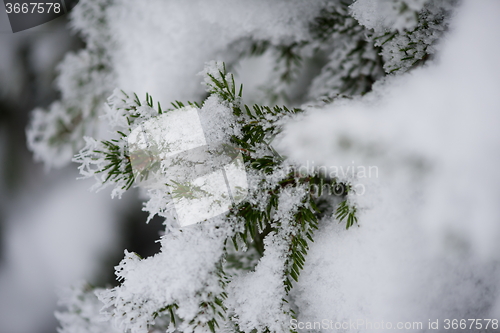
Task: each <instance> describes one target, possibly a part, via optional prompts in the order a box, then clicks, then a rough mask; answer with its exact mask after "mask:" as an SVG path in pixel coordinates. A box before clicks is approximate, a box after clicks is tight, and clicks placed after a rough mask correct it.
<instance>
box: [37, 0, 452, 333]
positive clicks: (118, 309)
mask: <svg viewBox="0 0 500 333" xmlns="http://www.w3.org/2000/svg"><path fill="white" fill-rule="evenodd" d="M196 5H198V6H200V7H201V9H199V10H198V9H197V10H194V9H193V14H192V17H191V19H187V20H182V19H177V21H176V22H177V24H178V29H180V30H182V29H186V30H189V31H191V30H192V31H194V32H195V33H198V34H201V36H198V37H196V38H198V39H196V40H195V41H190V40H183V41H179V42H178V43H179V45H177V44H174V45H163V46H160V47H163V48H164V49H165V52H176V48H177V47H181V46H180V44H181V43H184V44H190V43H193V44H194V48H189V47H185V46H184V45H182V47H184V48H185V49H187V50H191V51H194V50H196V51H200V53H202V55H200V56H199V58H203V57H206V59H204V60H205V61H208V62H207V63H206V64H205V68H204V70H203V72H202V76H203V80H204V85H205V88H206V90H205V91H204V92H202V91H199V90H198V89H197V88H193V89H191V90H189V89H184V87H192V83H191V82H192V81H196V80H197V78H196V77H190V76H188V75H186V76H185V77H183V80H184V81H186V82H188V83H185V82H184V81H182V82H178V84H179V86H182V87H183V88H179V91H180V90H181V89H182V96H180V97H179V98H176V97H174V98H171V99H169V98H168V97H166V96H170V95H169V94H170V92H166V93H165V94H163V95H161V94H160V95H161V96H158V97H157V96H156V94H154V93H152V94H149V92H151V91H149V92H148V93H145V91H144V90H143V88H142V87H141V88H139V91H134V90H133V89H131V88H130V87H134V85H135V84H136V82H131V81H130V82H129V81H127V79H128V78H130V77H133V75H132V76H127V75H129V73H131V72H133V71H134V69H133V68H131V69H130V72H127V71H125V72H124V71H123V68H124V67H123V66H125V65H126V64H129V63H128V62H127V61H129V60H130V59H133V60H134V61H137V62H138V63H140V62H141V61H142V59H140V55H141V54H145V53H141V52H143V51H144V50H141V49H140V48H141V47H142V45H143V44H142V43H146V42H144V41H142V40H141V39H140V36H145V37H147V38H150V40H148V41H147V43H150V47H151V49H149V50H146V51H148V52H151V53H154V52H155V51H156V50H157V47H159V46H157V45H156V44H155V43H158V42H159V41H158V40H156V39H155V37H154V36H156V35H154V32H153V29H161V27H160V26H161V25H162V22H161V21H160V19H159V18H161V19H165V20H168V19H169V11H170V10H174V11H175V10H179V11H181V10H185V9H186V7H185V5H181V4H175V3H168V2H165V3H161V2H154V3H152V4H151V7H152V8H153V9H154V10H155V11H158V13H157V15H156V16H154V17H151V18H149V17H148V16H144V15H146V14H151V12H148V11H147V9H144V8H136V10H137V12H138V13H139V14H137V15H138V17H139V16H141V13H142V15H143V16H144V17H143V18H142V19H143V20H150V21H148V22H147V23H145V24H144V26H137V27H132V28H131V29H132V30H130V31H132V32H133V29H137V31H140V32H142V33H144V32H145V34H144V35H141V34H140V33H137V34H133V33H131V34H130V36H126V35H127V33H123V35H124V36H125V37H123V36H121V35H120V36H121V37H120V36H118V35H119V34H120V33H121V32H117V31H116V30H114V29H118V28H119V27H122V26H123V24H126V23H123V22H122V21H123V20H124V19H123V18H124V17H127V15H130V17H132V18H134V17H135V16H134V15H135V14H124V13H125V12H126V11H127V10H130V8H134V6H136V7H137V6H148V5H147V4H141V5H138V4H137V3H133V4H132V2H128V1H124V2H123V3H120V2H115V1H112V0H82V1H80V3H79V4H78V6H77V7H76V8H75V9H74V12H73V14H72V15H73V16H72V22H73V27H74V28H75V29H76V30H77V31H78V32H79V33H81V35H82V36H83V38H84V39H85V40H86V48H85V49H84V50H82V51H80V52H79V53H78V54H76V55H68V56H67V57H66V59H65V60H64V61H63V63H62V64H61V67H60V71H61V73H60V76H59V80H58V87H59V89H60V90H61V100H60V101H58V102H55V103H54V104H52V105H51V106H50V107H49V108H48V110H41V109H37V110H35V111H34V112H33V117H32V122H31V125H30V127H29V129H28V143H29V147H30V148H31V150H33V152H34V154H35V158H37V159H41V160H43V161H44V162H45V163H46V164H48V165H51V166H60V165H64V164H66V163H68V162H69V161H70V160H71V159H72V156H74V157H73V161H74V162H77V163H79V165H80V166H79V168H80V171H81V174H82V175H83V176H84V177H95V179H96V181H97V183H96V188H98V189H99V188H104V187H107V186H111V187H113V191H112V195H113V196H120V195H121V194H122V193H123V192H124V191H126V190H128V189H129V188H131V187H133V186H138V187H140V188H141V190H142V191H143V192H142V193H143V194H144V196H145V197H147V200H146V201H145V203H144V210H145V211H147V212H148V213H149V214H150V218H152V217H153V216H155V215H159V216H161V217H163V218H164V219H165V222H164V225H165V233H164V235H163V236H162V237H161V239H160V243H161V251H160V252H159V253H157V254H156V255H154V256H152V257H148V258H141V257H139V255H137V254H135V253H130V252H127V251H125V257H124V259H123V260H122V262H121V263H120V264H119V265H118V266H117V267H116V276H117V279H118V280H119V281H120V284H119V285H118V286H116V287H114V288H111V289H101V288H94V287H91V286H88V285H80V286H77V287H75V288H74V289H72V290H70V291H68V293H67V295H65V296H64V297H63V298H62V300H61V301H62V304H63V305H65V306H66V307H67V310H66V311H64V312H59V313H58V314H57V317H58V319H59V320H60V322H61V327H62V328H61V332H64V333H74V332H112V331H116V332H125V331H130V332H134V333H135V332H137V333H142V332H164V331H169V332H177V331H179V332H205V331H212V332H286V331H292V332H294V331H296V327H292V326H290V320H291V319H297V318H298V317H297V316H298V315H300V312H301V311H302V309H301V306H300V304H303V303H300V302H298V301H297V299H300V293H294V291H293V290H294V286H295V285H296V283H297V282H298V281H299V280H300V277H301V272H302V271H303V269H304V267H306V263H307V258H308V251H309V249H310V247H311V244H312V242H314V240H315V238H316V237H317V231H316V230H317V229H318V226H319V224H321V223H327V222H326V221H330V222H331V221H336V222H338V223H342V224H343V225H344V226H345V228H344V229H347V230H344V231H343V232H345V233H348V232H351V230H349V229H351V228H355V227H356V228H357V226H358V223H359V225H362V220H361V219H360V216H359V212H360V211H362V210H363V209H365V208H366V207H364V206H362V205H360V204H358V202H357V199H356V196H357V195H358V194H359V191H361V188H363V187H358V185H359V184H360V182H359V179H357V177H356V175H354V174H353V175H352V176H351V175H346V174H339V173H335V174H332V173H328V172H324V171H323V172H322V169H321V168H318V167H313V168H307V169H306V170H305V171H304V168H301V164H300V163H299V162H298V161H296V160H294V159H292V158H288V157H287V156H285V154H284V153H282V152H280V150H279V149H278V148H277V147H276V146H275V140H276V137H279V136H280V135H282V131H283V128H284V127H286V126H287V124H289V123H293V122H295V121H297V119H301V117H302V116H303V114H304V112H303V111H304V109H308V110H311V109H321V108H323V107H324V106H325V105H339V106H342V105H345V103H348V102H349V101H361V97H362V96H364V95H367V94H368V93H369V92H371V91H372V89H373V88H374V87H376V85H380V86H381V85H383V84H384V82H386V81H387V80H388V78H389V79H392V78H394V77H397V76H401V75H404V73H406V72H409V71H412V70H414V69H415V68H418V67H422V66H423V65H424V64H426V63H428V62H429V61H430V60H432V59H433V57H434V55H435V53H436V48H438V45H439V44H438V42H439V41H440V39H441V38H442V36H445V35H446V32H447V30H448V26H449V23H450V21H451V18H452V17H453V15H454V11H455V8H457V7H458V3H457V1H454V0H447V1H441V0H380V1H378V2H376V5H374V2H373V1H369V0H358V1H354V2H353V1H349V0H329V1H327V0H324V1H317V2H314V4H312V3H310V2H308V1H275V2H269V3H264V2H256V4H255V10H256V13H254V14H251V15H250V18H249V19H248V20H247V21H244V22H243V21H239V22H238V19H241V17H242V16H238V15H241V11H245V9H246V7H245V3H244V2H240V1H236V2H234V3H232V4H231V5H229V4H226V5H227V6H228V7H229V9H226V8H224V7H225V6H226V5H224V3H223V2H217V1H214V3H213V6H210V5H207V7H206V8H205V7H203V6H202V5H201V4H200V3H196ZM176 6H178V8H177V7H176ZM231 6H234V7H231ZM252 6H253V5H252ZM259 6H260V7H259ZM252 8H253V7H252ZM204 10H209V11H210V15H208V14H206V13H205V12H204ZM267 10H269V13H265V11H267ZM277 12H279V13H280V15H281V16H279V17H276V18H275V19H276V21H273V22H267V23H268V25H264V26H260V23H259V22H260V21H259V19H260V18H259V15H260V14H261V13H264V14H265V15H274V14H276V13H277ZM200 13H201V14H200ZM232 14H234V15H235V17H236V21H234V20H232V17H231V15H232ZM151 15H153V14H151ZM200 17H202V18H203V20H201V19H200ZM268 17H271V18H273V17H272V16H266V18H268ZM187 18H189V15H187ZM172 19H173V20H176V19H175V18H173V17H172ZM202 21H203V22H204V23H203V22H202ZM200 22H202V23H200ZM283 22H284V23H283ZM131 24H132V23H131ZM238 24H240V25H241V26H243V27H240V26H238ZM132 25H133V24H132ZM233 26H234V31H230V30H231V28H232V27H233ZM207 27H210V29H211V27H216V28H213V29H214V30H213V31H209V32H207V33H206V34H205V35H203V30H204V29H208V28H207ZM148 29H150V30H148ZM190 29H191V30H190ZM217 29H219V30H217ZM287 29H289V30H290V31H291V33H290V32H289V31H288V30H287ZM220 31H224V32H227V36H229V37H227V36H222V35H221V37H220V40H222V42H220V43H219V42H217V45H216V46H213V47H212V46H210V45H206V44H204V43H203V39H204V38H206V39H208V40H209V41H215V40H218V39H217V38H218V37H215V36H213V34H214V33H217V32H220ZM150 34H151V36H150ZM153 35H154V36H153ZM181 36H183V35H182V34H181ZM193 36H194V35H193ZM120 38H127V39H130V44H129V45H131V46H134V45H137V49H134V47H124V46H123V45H121V44H120V40H121V39H120ZM193 38H194V37H193ZM196 43H199V45H196ZM204 47H205V49H203V48H204ZM116 50H121V51H119V52H118V51H116ZM182 50H184V49H182ZM146 51H144V52H146ZM120 52H126V54H125V53H120ZM134 52H138V53H137V56H136V55H135V54H134ZM190 55H191V54H183V57H189V56H190ZM121 56H123V57H124V58H125V60H124V59H122V58H120V57H121ZM148 56H149V55H148ZM264 56H266V57H268V58H270V59H272V61H273V63H274V64H273V71H272V73H270V74H269V77H268V80H267V82H266V83H265V84H264V85H263V86H262V87H261V89H263V91H264V92H265V94H264V97H263V98H262V100H261V101H260V103H258V104H255V105H247V104H245V103H244V100H245V91H246V90H245V89H244V88H243V86H242V85H241V84H240V83H237V82H236V81H237V80H236V79H235V76H234V75H233V74H231V71H234V70H237V69H238V64H239V62H241V61H242V60H244V59H248V58H252V57H253V58H255V57H264ZM151 57H153V58H151V59H157V58H154V57H155V55H151ZM167 57H168V56H167ZM193 58H196V57H195V56H194V55H193ZM211 58H212V59H213V58H217V59H221V58H222V60H224V62H222V61H209V60H211ZM158 59H161V56H160V55H158ZM196 59H198V58H196ZM124 64H125V65H124ZM158 65H159V66H160V63H159V62H158ZM199 65H200V66H201V65H202V64H199ZM120 66H121V67H120ZM144 66H147V64H144ZM179 66H180V68H181V69H185V70H186V72H189V73H191V72H192V71H193V69H192V68H189V63H187V65H186V66H185V67H183V66H184V64H179ZM125 67H126V66H125ZM139 74H140V75H145V76H146V77H147V75H151V76H155V75H156V77H160V76H161V75H158V74H154V73H149V74H148V73H142V72H140V73H139ZM140 75H139V76H138V81H140V82H143V81H144V80H143V79H142V78H143V76H140ZM161 79H162V78H161ZM169 79H170V80H174V81H175V80H177V79H178V77H175V75H172V77H170V78H169ZM141 80H143V81H141ZM158 80H160V78H159V79H158ZM146 81H147V80H146ZM124 82H127V83H126V84H125V85H126V86H120V85H123V84H124ZM153 82H156V81H154V80H153ZM243 83H244V82H243ZM146 86H147V84H146V83H145V84H144V85H143V87H146ZM160 88H161V87H157V86H155V87H154V88H153V89H154V91H161V89H160ZM186 96H187V98H186V99H191V100H192V101H191V102H187V101H178V100H179V99H184V98H185V97H186ZM153 97H154V98H155V99H158V100H161V101H162V102H161V103H160V102H157V101H156V102H155V101H154V100H153ZM165 103H167V104H168V103H170V105H169V106H166V104H165ZM282 104H285V105H286V106H284V105H282ZM192 109H194V110H196V112H198V114H199V115H200V117H201V121H202V124H203V125H204V130H205V135H206V138H207V141H208V142H209V144H211V143H217V144H218V145H219V146H218V147H223V148H220V149H222V150H223V153H224V154H227V155H228V156H231V157H232V158H235V157H236V156H241V163H242V164H243V166H244V169H245V172H246V180H247V185H248V188H247V189H246V191H245V193H244V195H243V196H242V198H240V199H235V197H236V196H237V194H238V193H233V196H234V197H233V198H231V199H232V201H233V203H234V204H233V205H232V207H231V208H230V209H229V211H228V212H226V213H223V214H219V215H217V216H214V217H211V218H209V219H207V220H205V221H203V222H202V223H198V224H195V225H190V226H186V227H179V224H181V223H180V222H179V221H180V217H179V215H178V212H176V210H175V205H174V204H173V202H174V201H175V200H183V199H186V198H188V199H193V198H197V196H198V195H200V193H201V192H202V191H203V190H202V189H200V188H199V187H196V186H194V185H193V184H188V183H182V182H176V181H174V180H170V181H166V180H165V178H162V177H164V175H165V174H167V175H168V173H169V172H174V171H171V170H173V169H172V168H174V167H177V168H179V167H182V170H186V171H183V172H185V173H189V172H190V171H188V170H192V169H193V168H194V166H193V165H194V164H196V163H194V164H190V163H191V162H193V161H186V160H181V161H177V162H175V163H177V164H175V165H174V167H172V165H170V167H169V166H166V165H165V162H164V161H162V160H161V159H158V158H156V157H155V156H153V157H152V156H150V155H148V156H145V155H138V154H136V153H134V149H135V148H134V147H133V146H132V144H131V142H133V141H131V138H132V136H133V135H134V134H133V133H134V131H137V128H142V129H144V128H145V126H146V124H153V123H155V122H156V123H158V124H161V122H160V119H163V118H162V117H163V116H164V115H169V114H174V113H175V112H185V111H186V110H192ZM141 126H142V127H141ZM103 129H106V130H108V131H109V132H110V133H111V134H107V135H102V134H101V135H99V133H103V132H104V131H103ZM152 140H153V141H154V140H155V138H154V137H153V139H152ZM149 144H150V143H148V145H149ZM339 145H340V146H341V147H343V148H344V149H346V150H349V149H351V148H353V145H356V142H353V141H351V140H350V139H349V137H343V139H342V138H341V140H340V143H339ZM354 148H356V147H354ZM365 148H366V149H367V150H370V151H373V152H376V151H377V147H370V146H367V147H365ZM365 148H363V147H361V148H360V149H365ZM148 149H152V148H148ZM159 149H160V150H161V149H163V148H161V147H160V148H159ZM218 149H219V148H218ZM160 153H161V151H158V152H157V154H156V155H159V154H160ZM219 153H220V154H222V153H221V152H220V151H217V150H215V151H209V154H219ZM408 163H409V164H412V165H416V164H418V163H417V162H415V163H414V161H409V162H408ZM424 167H425V166H422V168H424ZM169 168H170V169H169ZM416 168H417V166H415V169H416ZM176 170H178V169H176ZM203 195H204V194H203ZM100 307H103V314H104V316H105V317H106V319H107V321H99V320H98V316H99V308H100Z"/></svg>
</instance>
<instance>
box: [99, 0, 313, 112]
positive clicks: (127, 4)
mask: <svg viewBox="0 0 500 333" xmlns="http://www.w3.org/2000/svg"><path fill="white" fill-rule="evenodd" d="M321 5H322V1H317V2H309V1H300V0H293V1H283V0H279V1H265V0H258V1H244V0H238V1H234V0H231V1H229V0H216V1H210V2H206V1H200V0H198V1H184V2H175V1H173V2H171V1H160V0H153V1H148V3H147V5H144V4H139V3H137V1H133V0H125V1H120V2H118V3H116V4H115V5H112V6H110V7H109V8H108V9H107V11H108V13H107V18H108V20H109V26H110V30H111V31H112V36H113V39H114V42H115V45H117V47H116V49H115V50H113V52H112V58H113V67H114V70H115V71H116V73H117V76H118V79H117V86H118V87H120V88H121V89H126V90H131V91H134V92H136V93H137V94H138V95H139V96H143V95H144V94H145V93H146V92H149V93H150V94H151V95H152V96H154V97H155V99H157V100H160V102H163V103H170V102H171V101H174V100H190V99H192V98H193V95H195V96H196V94H198V95H200V96H201V94H202V93H203V87H202V85H200V84H199V81H198V80H197V79H196V74H197V73H198V72H200V71H201V70H202V69H203V65H204V63H205V62H206V61H209V60H213V59H222V60H225V61H229V62H230V61H231V60H232V56H231V55H230V53H228V52H227V49H228V46H230V45H231V44H232V43H235V42H236V41H238V40H240V39H241V38H245V37H248V38H253V39H254V40H259V39H263V40H270V41H271V42H273V43H276V44H277V43H279V42H283V41H301V40H304V39H305V37H306V35H305V34H306V33H307V23H308V22H309V21H310V20H311V19H312V18H313V17H314V16H315V15H316V14H317V12H318V11H319V9H320V8H321ZM165 13H169V14H168V15H167V16H165ZM297 13H300V15H297ZM166 46H167V47H166ZM168 46H170V47H168ZM235 52H237V50H236V49H235Z"/></svg>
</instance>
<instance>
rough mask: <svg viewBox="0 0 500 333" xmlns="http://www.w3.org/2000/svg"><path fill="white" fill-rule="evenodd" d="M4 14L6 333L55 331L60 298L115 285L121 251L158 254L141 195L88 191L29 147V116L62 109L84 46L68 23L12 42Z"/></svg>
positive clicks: (1, 192) (155, 230)
mask: <svg viewBox="0 0 500 333" xmlns="http://www.w3.org/2000/svg"><path fill="white" fill-rule="evenodd" d="M0 7H2V10H0V332H1V333H28V332H29V333H42V332H43V333H45V332H56V327H57V322H56V320H55V318H54V311H55V310H56V309H57V292H58V290H60V289H61V288H64V287H65V286H70V285H72V284H74V283H76V282H78V281H80V280H85V281H88V282H89V283H91V284H98V285H100V286H104V285H113V284H114V283H115V282H114V272H113V266H115V265H117V264H118V263H119V261H120V260H121V258H122V255H123V252H122V251H123V249H128V250H130V251H135V252H137V253H139V254H140V255H141V256H149V255H152V254H154V253H155V252H157V251H158V250H159V245H158V244H156V243H155V240H156V239H158V237H159V230H160V228H161V221H159V220H153V221H152V222H150V223H149V224H145V223H144V222H145V220H146V217H147V214H146V213H143V212H141V204H140V202H139V201H138V200H137V194H136V193H134V192H131V193H126V194H125V195H124V197H123V198H122V199H121V200H118V199H114V200H113V199H111V198H110V195H109V192H107V191H102V192H99V193H93V192H90V191H89V190H88V189H89V188H90V187H91V185H92V184H93V181H92V180H76V179H77V177H78V170H77V165H76V164H73V165H70V166H69V167H67V168H63V169H59V170H46V168H44V166H43V165H42V164H40V163H35V162H34V161H33V157H32V154H31V153H30V152H29V151H28V150H27V148H26V136H25V128H26V126H27V123H28V120H29V117H30V111H31V110H33V109H34V108H35V107H38V106H40V107H46V106H48V105H49V104H50V103H51V102H52V101H54V100H56V99H57V98H58V97H59V96H58V92H57V91H56V90H55V89H54V79H55V78H56V75H57V65H58V63H59V62H60V61H61V59H62V58H63V57H64V55H65V54H66V53H67V52H72V51H75V50H78V49H79V48H82V47H83V46H84V45H83V43H82V41H81V40H80V39H79V38H78V36H76V35H75V34H74V33H72V32H71V31H70V29H69V28H68V26H67V15H65V16H63V17H60V18H57V19H55V20H53V21H51V22H49V23H46V24H43V25H41V26H38V27H35V28H32V29H28V30H25V31H21V32H18V33H12V31H11V28H10V25H9V21H8V18H7V15H6V13H5V11H4V10H3V6H0Z"/></svg>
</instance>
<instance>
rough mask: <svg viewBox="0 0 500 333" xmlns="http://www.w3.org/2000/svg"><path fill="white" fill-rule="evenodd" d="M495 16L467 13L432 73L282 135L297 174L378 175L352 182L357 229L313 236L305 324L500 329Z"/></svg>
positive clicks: (304, 286)
mask: <svg viewBox="0 0 500 333" xmlns="http://www.w3.org/2000/svg"><path fill="white" fill-rule="evenodd" d="M498 17H500V2H498V1H494V0H489V1H486V0H484V1H465V2H464V4H463V6H462V7H461V8H460V11H459V13H458V14H457V17H456V19H455V21H454V24H453V25H452V32H451V34H450V35H449V38H447V39H445V40H444V42H443V45H442V47H443V48H442V52H441V53H440V54H439V55H438V58H437V59H436V60H435V61H433V63H431V64H430V65H428V66H426V67H424V68H420V69H416V70H414V71H412V72H411V73H408V74H405V75H402V76H399V77H396V76H390V77H388V79H387V80H386V81H385V82H383V83H379V84H377V85H376V87H375V88H374V91H373V92H372V93H370V94H367V95H365V96H364V97H362V98H360V99H357V100H344V101H339V102H336V103H333V104H331V105H328V106H326V107H324V108H323V109H321V110H317V109H316V110H313V109H310V110H309V111H308V112H307V113H306V115H305V116H304V117H303V118H302V119H300V120H298V121H296V122H295V123H292V124H289V125H288V126H287V127H286V130H285V132H284V134H283V137H282V138H281V142H280V147H281V150H282V151H283V152H285V153H286V154H287V155H288V156H290V157H291V158H293V159H295V160H297V161H300V162H301V163H303V164H304V165H305V164H306V163H308V161H309V163H311V162H312V161H314V162H315V163H316V165H320V164H322V165H325V166H326V167H327V168H328V167H330V168H333V167H338V166H344V167H345V166H351V165H353V164H355V165H361V166H365V167H366V168H368V166H376V167H377V169H378V171H379V173H378V177H375V176H374V175H372V177H371V178H368V177H367V178H363V179H361V177H360V179H358V180H357V182H358V183H360V184H363V185H364V186H365V188H366V192H365V194H364V195H359V196H356V195H354V196H353V200H355V202H356V204H357V205H358V211H359V212H360V219H359V223H360V227H359V228H357V227H353V228H352V229H350V230H348V231H345V230H342V226H341V225H338V224H337V222H336V221H332V220H330V221H322V224H321V227H320V230H319V231H318V232H316V236H315V237H316V241H315V242H314V243H313V244H312V246H311V250H310V253H309V255H308V257H307V260H306V266H305V268H304V270H303V271H302V273H301V277H300V280H299V283H298V285H297V286H296V288H295V291H296V295H295V296H296V299H295V300H296V303H297V305H298V307H299V309H300V310H299V321H300V320H302V321H315V320H316V321H321V320H322V319H328V320H333V321H342V320H358V319H360V320H366V321H372V322H380V321H382V320H383V321H386V322H387V321H393V322H396V321H423V322H424V328H426V327H427V325H428V320H429V319H430V320H431V321H434V320H435V319H440V320H441V319H443V318H458V319H463V318H466V319H467V318H497V319H498V318H499V317H500V297H498V287H500V274H499V270H498V261H499V260H500V243H499V242H498V239H499V237H500V206H499V205H498V203H499V201H500V173H499V170H500V154H499V152H500V131H499V130H498V126H499V121H500V114H499V113H500V94H499V91H500V62H499V61H498V54H499V53H500V43H499V42H500V37H499V34H498V32H499V31H500V20H498ZM441 327H442V326H441ZM365 329H366V328H365ZM365 329H363V327H361V329H360V331H364V330H365ZM369 331H370V332H372V331H374V330H369Z"/></svg>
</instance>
